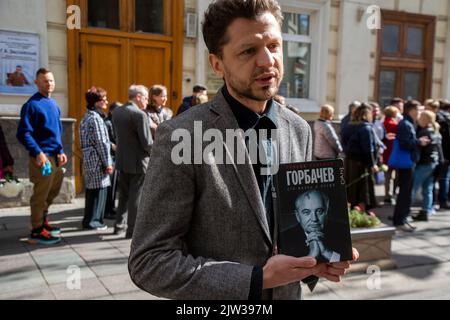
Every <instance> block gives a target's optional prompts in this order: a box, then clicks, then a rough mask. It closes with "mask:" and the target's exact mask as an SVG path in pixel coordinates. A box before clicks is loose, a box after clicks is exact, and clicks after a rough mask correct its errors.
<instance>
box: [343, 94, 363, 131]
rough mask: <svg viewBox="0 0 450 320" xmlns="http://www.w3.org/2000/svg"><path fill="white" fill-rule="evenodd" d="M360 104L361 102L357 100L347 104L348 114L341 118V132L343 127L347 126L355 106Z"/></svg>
mask: <svg viewBox="0 0 450 320" xmlns="http://www.w3.org/2000/svg"><path fill="white" fill-rule="evenodd" d="M360 105H361V102H359V101H353V102H352V103H350V105H349V106H348V114H347V115H346V116H345V117H344V118H342V120H341V132H342V131H343V130H344V129H345V127H347V126H348V124H349V122H350V121H351V119H352V113H353V111H354V110H355V109H356V108H358V107H359V106H360Z"/></svg>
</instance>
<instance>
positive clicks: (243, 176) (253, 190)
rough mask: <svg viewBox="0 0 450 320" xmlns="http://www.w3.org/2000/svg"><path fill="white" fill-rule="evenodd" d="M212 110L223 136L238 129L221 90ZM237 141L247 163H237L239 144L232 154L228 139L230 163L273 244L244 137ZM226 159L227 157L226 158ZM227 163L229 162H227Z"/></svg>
mask: <svg viewBox="0 0 450 320" xmlns="http://www.w3.org/2000/svg"><path fill="white" fill-rule="evenodd" d="M211 111H212V112H215V113H216V114H218V115H219V117H218V119H217V120H216V121H217V122H216V128H217V129H219V130H220V131H221V132H222V134H223V137H224V138H225V137H226V130H227V129H231V130H238V129H239V126H238V123H237V121H236V118H235V117H234V114H233V112H232V111H231V109H230V106H229V105H228V103H227V102H226V100H225V98H224V97H223V95H222V93H221V92H218V93H217V95H216V97H215V98H214V100H213V103H212V106H211ZM237 143H239V144H241V147H243V148H244V150H245V164H236V161H235V159H236V153H237V146H235V147H234V154H231V151H230V149H229V148H228V147H227V144H226V141H223V144H224V148H225V152H226V156H227V157H228V158H229V161H230V162H229V163H231V165H232V166H233V169H234V172H235V173H236V175H237V178H238V180H239V183H240V185H241V186H242V189H243V190H244V194H245V195H246V197H247V200H248V201H249V203H250V206H251V207H252V209H253V213H254V214H255V215H256V218H257V219H258V221H259V223H260V225H261V228H262V230H263V232H264V234H265V236H266V239H267V241H268V242H269V243H270V244H272V239H271V236H270V231H269V224H268V222H267V217H266V213H265V208H264V204H263V202H262V199H261V194H260V191H259V187H258V182H257V181H256V177H255V174H254V172H253V166H252V165H251V162H250V156H249V154H248V152H247V150H246V147H245V142H244V137H243V136H240V137H239V138H238V139H237ZM224 160H225V161H226V159H224ZM226 163H227V162H226Z"/></svg>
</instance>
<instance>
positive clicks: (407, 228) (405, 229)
mask: <svg viewBox="0 0 450 320" xmlns="http://www.w3.org/2000/svg"><path fill="white" fill-rule="evenodd" d="M395 230H396V231H402V232H409V233H411V232H414V231H416V229H415V228H411V227H410V226H409V225H407V224H406V223H405V224H402V225H399V226H395Z"/></svg>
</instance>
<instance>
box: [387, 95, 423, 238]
mask: <svg viewBox="0 0 450 320" xmlns="http://www.w3.org/2000/svg"><path fill="white" fill-rule="evenodd" d="M419 107H420V103H419V102H418V101H415V100H410V101H407V102H406V103H405V105H404V113H403V120H402V121H400V123H399V124H398V129H397V137H396V138H397V140H398V143H399V146H400V148H401V149H403V150H407V151H409V152H410V154H411V158H412V161H413V163H416V162H417V161H418V160H419V159H418V158H419V153H418V151H419V146H426V145H428V144H429V143H430V139H429V138H428V137H421V138H419V139H417V137H416V130H415V128H414V121H415V120H416V119H417V117H418V115H419ZM413 174H414V165H413V167H411V168H409V169H398V184H399V194H398V199H397V205H396V206H395V211H394V226H395V227H396V228H397V230H400V231H405V232H412V231H414V230H415V229H416V228H415V226H414V225H412V224H411V223H409V222H408V221H407V218H408V216H409V214H410V211H411V201H412V195H411V192H412V182H413Z"/></svg>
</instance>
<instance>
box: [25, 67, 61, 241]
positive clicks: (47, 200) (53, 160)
mask: <svg viewBox="0 0 450 320" xmlns="http://www.w3.org/2000/svg"><path fill="white" fill-rule="evenodd" d="M35 83H36V86H37V88H38V90H39V91H38V92H37V93H36V94H34V95H33V96H32V97H31V98H30V99H29V100H28V101H27V102H26V103H25V104H24V105H23V106H22V110H21V111H20V122H19V127H18V129H17V139H18V140H19V141H20V142H21V143H22V144H23V145H24V146H25V148H26V149H27V151H28V153H29V155H30V160H29V166H28V168H29V174H30V181H31V182H32V183H33V184H34V187H33V195H32V196H31V198H30V209H31V228H32V229H31V235H30V242H32V243H40V244H46V245H50V244H55V243H58V242H60V241H61V238H60V237H59V236H60V234H61V230H60V228H58V227H54V226H52V225H51V224H50V223H49V221H48V209H49V207H50V205H51V204H52V203H53V200H54V199H55V198H56V196H57V195H58V194H59V191H60V189H61V185H62V182H63V178H64V170H63V168H62V166H64V165H65V164H66V163H67V156H66V155H65V153H64V149H63V145H62V141H61V132H62V123H61V110H60V108H59V106H58V104H57V103H56V101H55V100H54V99H52V98H51V95H52V93H53V91H54V90H55V78H54V76H53V73H52V72H51V71H50V70H48V69H45V68H40V69H39V70H38V71H37V72H36V80H35ZM45 166H48V167H50V168H51V171H48V170H45V173H46V174H43V168H44V167H45Z"/></svg>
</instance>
